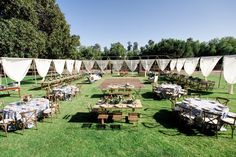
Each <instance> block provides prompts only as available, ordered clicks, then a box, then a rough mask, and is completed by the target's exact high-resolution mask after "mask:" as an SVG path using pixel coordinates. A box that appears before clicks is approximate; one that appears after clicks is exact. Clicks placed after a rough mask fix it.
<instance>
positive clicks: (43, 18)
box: [0, 0, 80, 58]
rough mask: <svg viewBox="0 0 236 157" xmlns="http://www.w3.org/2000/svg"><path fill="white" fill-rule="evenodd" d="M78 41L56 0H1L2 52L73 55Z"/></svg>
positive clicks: (0, 37)
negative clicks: (71, 33) (71, 32)
mask: <svg viewBox="0 0 236 157" xmlns="http://www.w3.org/2000/svg"><path fill="white" fill-rule="evenodd" d="M79 45H80V40H79V36H75V35H73V36H71V35H70V28H69V25H68V24H67V22H66V20H65V17H64V15H63V13H62V12H61V11H60V8H59V7H58V5H57V4H56V2H55V0H21V1H18V0H16V1H12V0H1V1H0V55H1V56H5V57H6V56H7V57H25V58H26V57H39V58H73V56H74V54H75V53H76V47H77V46H79Z"/></svg>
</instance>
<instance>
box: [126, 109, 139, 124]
mask: <svg viewBox="0 0 236 157" xmlns="http://www.w3.org/2000/svg"><path fill="white" fill-rule="evenodd" d="M138 115H139V114H138V113H135V112H132V113H128V121H129V123H137V122H138Z"/></svg>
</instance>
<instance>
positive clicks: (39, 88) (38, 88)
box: [29, 87, 42, 91]
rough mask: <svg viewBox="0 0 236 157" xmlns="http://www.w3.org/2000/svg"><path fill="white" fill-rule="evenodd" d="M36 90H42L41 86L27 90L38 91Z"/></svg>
mask: <svg viewBox="0 0 236 157" xmlns="http://www.w3.org/2000/svg"><path fill="white" fill-rule="evenodd" d="M38 90H42V88H41V87H34V88H31V89H29V91H38Z"/></svg>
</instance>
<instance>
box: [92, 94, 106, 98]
mask: <svg viewBox="0 0 236 157" xmlns="http://www.w3.org/2000/svg"><path fill="white" fill-rule="evenodd" d="M103 96H104V94H93V95H91V97H90V98H101V97H103Z"/></svg>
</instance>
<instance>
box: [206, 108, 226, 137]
mask: <svg viewBox="0 0 236 157" xmlns="http://www.w3.org/2000/svg"><path fill="white" fill-rule="evenodd" d="M202 115H203V120H202V127H203V128H202V130H203V131H204V130H205V129H206V128H207V127H208V129H211V130H212V129H213V130H214V132H215V134H216V137H218V130H219V129H220V127H221V126H222V125H221V114H219V113H213V112H210V111H206V110H203V112H202Z"/></svg>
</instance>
